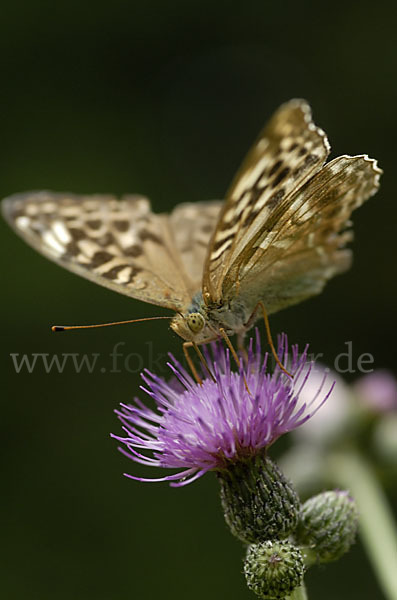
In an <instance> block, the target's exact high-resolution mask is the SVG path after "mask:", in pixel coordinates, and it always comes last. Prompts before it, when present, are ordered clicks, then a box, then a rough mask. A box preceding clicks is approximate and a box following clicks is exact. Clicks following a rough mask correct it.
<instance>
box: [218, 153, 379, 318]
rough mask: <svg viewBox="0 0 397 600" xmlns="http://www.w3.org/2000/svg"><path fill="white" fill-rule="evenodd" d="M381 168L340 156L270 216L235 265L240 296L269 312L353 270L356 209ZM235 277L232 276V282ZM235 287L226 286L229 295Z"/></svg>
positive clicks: (361, 159) (361, 158)
mask: <svg viewBox="0 0 397 600" xmlns="http://www.w3.org/2000/svg"><path fill="white" fill-rule="evenodd" d="M381 173H382V171H381V170H380V169H379V168H378V166H377V163H376V161H375V160H371V159H369V158H368V157H367V156H365V155H363V156H353V157H351V156H340V157H338V158H336V159H334V160H333V161H331V162H330V163H328V164H327V165H325V167H323V169H321V170H320V171H319V172H318V173H317V174H316V175H315V176H314V177H313V178H312V179H310V180H309V181H308V182H307V183H306V184H305V185H303V186H302V187H301V188H300V189H298V190H296V191H295V193H293V194H291V197H290V198H289V200H288V202H287V204H286V206H285V207H284V210H283V212H282V214H278V215H277V218H274V219H268V220H267V222H266V224H265V226H264V227H263V228H262V229H261V230H260V231H259V232H258V233H257V235H256V236H255V238H254V239H251V240H250V241H249V243H248V244H247V247H246V249H245V250H244V252H243V253H242V255H241V256H240V257H239V258H238V259H237V260H236V261H235V263H234V265H232V267H231V272H232V273H234V277H235V278H236V280H238V281H239V282H240V288H241V292H240V293H241V295H242V297H243V298H244V301H245V303H246V305H247V306H248V307H250V308H251V309H253V308H254V307H255V306H256V304H257V302H258V301H259V300H262V301H263V302H264V303H265V306H266V310H267V311H268V312H269V313H272V312H275V311H276V310H279V309H280V308H284V307H286V306H288V305H291V304H296V303H297V302H300V301H301V300H303V299H305V298H308V297H310V296H313V295H315V294H318V293H320V292H321V290H322V289H323V287H324V285H325V283H326V281H327V280H328V279H330V278H331V277H333V276H334V275H335V274H337V273H341V272H343V271H345V270H346V269H347V268H349V266H350V264H351V251H350V250H347V249H345V248H344V246H345V244H346V243H347V242H349V241H350V240H351V239H352V232H351V231H349V230H348V229H347V227H348V226H349V225H350V224H351V223H350V221H349V219H350V216H351V213H352V211H353V210H354V209H356V208H358V207H359V206H361V204H362V203H363V202H364V201H365V200H367V199H368V198H369V197H370V196H372V195H373V194H374V193H375V192H376V191H377V189H378V187H379V177H380V174H381ZM231 279H232V277H230V278H229V280H231ZM234 288H235V285H233V284H232V285H230V286H229V287H228V288H227V287H226V286H225V287H224V290H223V292H224V294H225V297H228V296H230V295H234V294H236V293H237V290H235V289H234Z"/></svg>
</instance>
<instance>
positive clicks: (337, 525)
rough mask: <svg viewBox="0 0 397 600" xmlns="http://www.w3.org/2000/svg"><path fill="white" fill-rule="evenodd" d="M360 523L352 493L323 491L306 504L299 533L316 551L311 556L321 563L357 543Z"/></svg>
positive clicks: (312, 549)
mask: <svg viewBox="0 0 397 600" xmlns="http://www.w3.org/2000/svg"><path fill="white" fill-rule="evenodd" d="M357 524H358V512H357V506H356V503H355V501H354V500H353V498H351V496H349V494H348V492H346V491H339V490H335V491H330V492H323V493H322V494H318V495H317V496H313V497H312V498H309V500H307V501H306V502H305V503H304V504H303V506H302V510H301V514H300V518H299V524H298V527H297V531H296V534H295V536H296V540H297V541H298V542H299V544H300V545H301V546H305V547H306V548H308V549H309V550H311V551H312V552H310V554H309V555H308V556H310V555H312V556H313V557H314V560H317V561H318V562H320V563H326V562H332V561H333V560H337V559H338V558H340V557H341V556H342V555H343V554H345V553H346V552H347V551H348V550H349V549H350V547H351V546H352V544H353V543H354V539H355V536H356V532H357ZM309 562H313V560H312V559H311V558H309Z"/></svg>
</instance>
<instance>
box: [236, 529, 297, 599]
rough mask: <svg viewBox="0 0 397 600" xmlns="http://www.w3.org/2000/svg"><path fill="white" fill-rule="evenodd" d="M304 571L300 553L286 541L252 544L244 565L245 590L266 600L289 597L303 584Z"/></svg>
mask: <svg viewBox="0 0 397 600" xmlns="http://www.w3.org/2000/svg"><path fill="white" fill-rule="evenodd" d="M304 572H305V566H304V561H303V556H302V553H301V551H300V550H299V548H296V547H295V546H293V545H292V544H290V542H287V541H279V540H276V541H273V542H272V541H270V540H268V541H266V542H262V543H261V544H253V545H252V546H250V547H249V549H248V552H247V557H246V559H245V562H244V574H245V578H246V581H247V585H248V587H249V588H250V590H252V591H253V592H254V593H255V594H256V595H257V596H259V597H260V598H265V599H266V600H273V599H276V598H277V599H280V600H281V599H282V598H286V597H287V596H289V594H291V593H292V592H293V591H294V590H295V589H296V588H297V587H299V586H301V585H302V582H303V574H304Z"/></svg>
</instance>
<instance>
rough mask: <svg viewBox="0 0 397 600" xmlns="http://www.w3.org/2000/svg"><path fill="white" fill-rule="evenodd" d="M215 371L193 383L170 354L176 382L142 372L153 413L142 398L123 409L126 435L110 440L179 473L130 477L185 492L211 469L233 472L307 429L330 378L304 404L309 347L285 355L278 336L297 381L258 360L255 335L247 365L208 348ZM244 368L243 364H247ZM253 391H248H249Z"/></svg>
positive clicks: (133, 455)
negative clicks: (166, 483) (301, 399)
mask: <svg viewBox="0 0 397 600" xmlns="http://www.w3.org/2000/svg"><path fill="white" fill-rule="evenodd" d="M204 354H205V357H206V360H207V363H208V367H209V369H210V371H211V372H212V373H213V374H214V375H215V380H216V381H213V380H212V379H211V378H210V377H208V376H207V377H205V378H204V379H203V383H202V385H200V384H198V383H196V382H195V381H194V380H193V379H192V377H191V376H190V375H189V373H188V372H187V371H186V370H185V369H184V368H183V367H182V365H181V364H180V363H179V362H178V361H177V360H176V359H175V358H174V357H173V356H172V355H170V356H171V362H169V363H168V366H169V368H170V370H171V371H172V373H173V375H174V378H173V379H172V380H171V381H170V382H167V381H165V380H164V379H163V378H161V377H158V376H157V375H154V374H153V373H150V372H149V371H147V370H146V371H144V373H143V374H142V379H143V381H144V385H142V386H141V389H142V390H143V391H144V392H145V393H146V394H147V395H148V396H150V397H151V398H152V399H153V400H154V402H155V404H156V409H155V410H152V409H151V408H148V407H147V406H146V405H145V404H143V403H142V402H141V401H140V400H139V399H137V398H136V399H135V400H134V404H133V405H125V404H122V405H121V410H120V411H116V412H117V414H118V416H119V418H120V419H121V421H122V423H123V429H124V431H125V434H126V435H125V436H124V437H122V436H116V435H113V437H114V438H116V439H117V440H118V441H119V442H121V443H122V444H124V445H125V448H126V449H125V450H124V453H125V454H126V455H127V456H128V457H129V458H132V459H133V460H134V461H136V462H138V463H142V464H145V465H148V466H155V467H165V468H172V469H178V470H179V471H178V472H177V473H176V474H172V475H166V476H165V477H161V478H157V479H146V478H142V477H135V476H132V475H127V477H130V478H131V479H136V480H138V481H169V482H171V485H174V486H183V485H186V484H188V483H190V482H192V481H194V480H195V479H197V478H199V477H201V476H202V475H204V474H205V473H206V472H207V471H210V470H218V471H219V470H223V469H227V468H228V466H230V465H233V464H235V463H237V462H238V461H239V460H245V459H247V458H249V457H251V456H255V455H256V454H259V453H260V452H262V451H263V450H264V449H266V448H267V447H269V446H270V445H271V444H273V442H274V441H275V440H277V438H279V437H280V436H281V435H283V434H284V433H286V432H288V431H291V430H293V429H295V428H296V427H299V426H300V425H302V424H303V423H305V422H306V421H307V420H308V419H310V417H311V416H312V415H313V414H314V413H315V412H316V411H317V410H318V409H319V408H320V406H321V405H322V404H323V403H324V402H325V400H326V399H327V397H328V396H329V394H330V392H331V389H332V387H331V389H329V390H328V391H327V392H326V393H325V392H324V391H323V390H324V383H325V379H326V375H324V377H323V379H322V382H321V383H320V385H319V386H318V389H317V390H316V392H315V393H314V394H313V397H312V398H311V399H310V401H306V402H303V403H300V402H299V394H300V392H301V390H302V389H303V387H304V386H305V384H306V383H307V381H308V380H309V378H310V373H311V365H308V364H307V362H306V358H307V348H306V349H305V351H304V352H303V353H302V354H299V352H298V348H297V346H293V347H292V351H291V356H289V354H288V343H287V338H286V336H285V335H282V336H280V338H279V343H278V355H279V357H280V359H281V360H282V362H283V363H284V364H288V369H289V370H290V372H291V373H292V374H293V375H294V377H293V379H291V378H289V377H288V376H287V375H285V374H284V373H283V372H282V371H281V370H280V369H279V368H278V367H276V368H275V370H274V372H273V373H270V372H269V370H268V366H267V363H268V355H267V354H265V356H263V355H262V354H261V347H260V341H259V335H258V332H256V342H255V344H254V343H253V340H252V339H251V340H250V344H249V348H248V353H247V354H248V356H247V360H246V361H243V360H242V361H241V364H242V366H241V368H240V369H238V370H232V368H231V364H230V356H229V351H228V350H225V349H224V347H223V345H222V344H221V343H220V342H217V343H212V344H211V351H210V350H209V349H208V348H205V349H204ZM243 362H244V365H243ZM246 383H247V385H248V390H247V386H246Z"/></svg>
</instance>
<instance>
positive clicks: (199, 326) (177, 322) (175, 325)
mask: <svg viewBox="0 0 397 600" xmlns="http://www.w3.org/2000/svg"><path fill="white" fill-rule="evenodd" d="M171 329H173V330H174V331H175V333H177V334H178V335H179V336H180V337H181V338H183V339H184V340H186V341H188V342H196V343H198V344H200V343H201V342H204V341H207V340H209V339H213V337H214V332H213V331H212V330H211V328H210V327H209V326H208V322H207V320H206V318H205V315H204V314H203V313H201V312H189V313H187V314H182V313H179V314H177V315H176V316H175V317H174V319H173V320H172V322H171Z"/></svg>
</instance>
